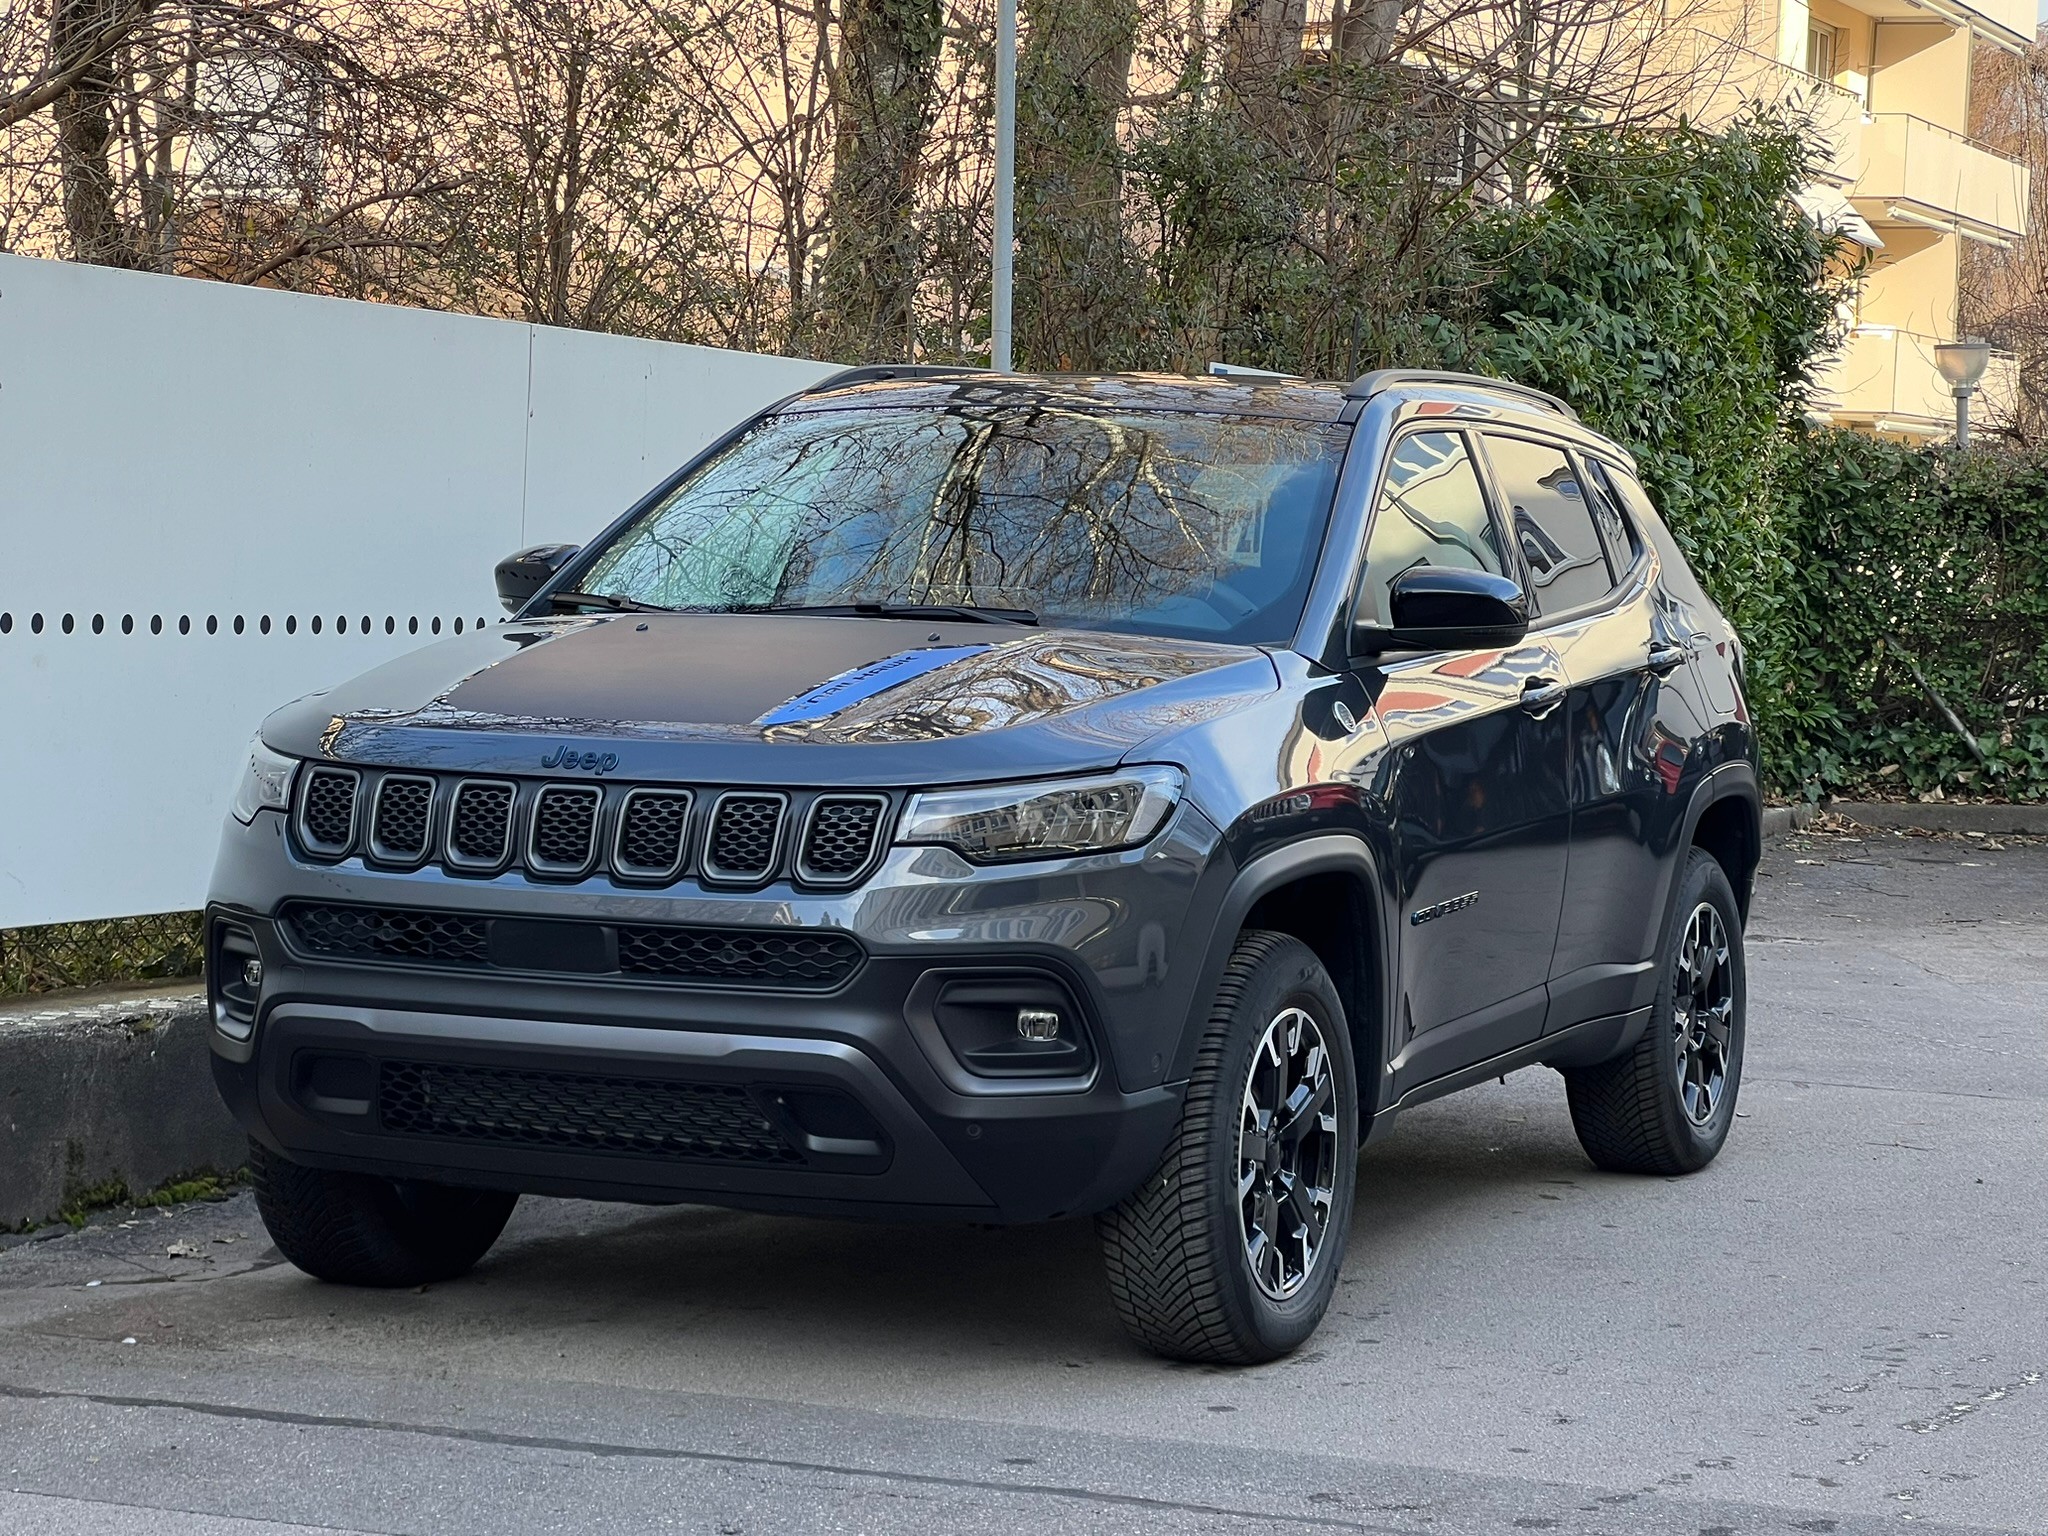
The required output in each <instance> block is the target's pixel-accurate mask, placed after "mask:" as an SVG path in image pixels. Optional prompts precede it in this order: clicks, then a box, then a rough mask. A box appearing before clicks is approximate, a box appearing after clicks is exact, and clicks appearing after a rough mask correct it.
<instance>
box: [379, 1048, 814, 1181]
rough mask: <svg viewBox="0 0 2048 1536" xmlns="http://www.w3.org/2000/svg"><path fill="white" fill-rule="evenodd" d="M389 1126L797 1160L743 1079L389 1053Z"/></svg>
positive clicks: (617, 1148) (510, 1139) (382, 1115)
mask: <svg viewBox="0 0 2048 1536" xmlns="http://www.w3.org/2000/svg"><path fill="white" fill-rule="evenodd" d="M377 1114H378V1118H379V1119H380V1120H381V1121H382V1123H383V1127H384V1129H385V1130H387V1131H397V1132H401V1133H404V1134H408V1135H415V1136H441V1137H449V1138H452V1139H455V1140H459V1141H488V1142H497V1143H500V1144H504V1145H511V1146H520V1147H556V1148H566V1149H570V1150H574V1151H580V1152H616V1153H625V1154H628V1155H630V1156H635V1157H663V1158H675V1159H678V1160H687V1161H691V1162H716V1163H801V1162H802V1161H803V1157H802V1155H801V1154H800V1153H799V1152H797V1150H796V1149H795V1148H794V1147H792V1146H790V1144H789V1143H788V1142H786V1141H785V1140H783V1138H782V1137H781V1135H780V1134H779V1133H778V1132H777V1131H776V1129H775V1127H774V1125H773V1124H772V1123H770V1121H769V1119H768V1117H767V1116H766V1115H764V1114H763V1113H762V1112H761V1110H760V1108H759V1107H758V1106H757V1105H756V1104H755V1103H754V1100H753V1098H752V1096H751V1095H749V1094H748V1093H747V1091H746V1090H745V1089H744V1088H740V1087H736V1086H734V1085H732V1084H729V1083H679V1082H661V1081H658V1080H657V1081H650V1080H648V1079H646V1078H632V1077H585V1076H582V1075H580V1074H571V1073H566V1072H532V1071H521V1070H518V1069H515V1068H509V1067H473V1066H455V1065H449V1064H447V1063H442V1062H410V1061H387V1062H384V1063H383V1064H382V1067H381V1070H380V1071H379V1073H378V1084H377Z"/></svg>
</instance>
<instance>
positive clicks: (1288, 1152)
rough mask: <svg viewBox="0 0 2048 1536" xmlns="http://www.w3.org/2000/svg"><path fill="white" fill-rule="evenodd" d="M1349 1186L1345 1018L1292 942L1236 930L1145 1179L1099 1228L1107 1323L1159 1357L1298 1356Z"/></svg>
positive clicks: (1329, 1287) (1336, 1258)
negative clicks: (1179, 1100)
mask: <svg viewBox="0 0 2048 1536" xmlns="http://www.w3.org/2000/svg"><path fill="white" fill-rule="evenodd" d="M1357 1178H1358V1089H1357V1080H1356V1075H1355V1073H1354V1071H1353V1067H1352V1060H1351V1039H1350V1032H1349V1030H1348V1028H1347V1026H1346V1023H1345V1019H1344V1007H1343V1004H1342V1003H1341V1002H1340V1001H1339V999H1338V997H1337V989H1336V988H1335V987H1334V986H1333V985H1332V984H1331V982H1330V978H1329V975H1328V973H1327V972H1325V971H1324V969H1323V966H1322V962H1321V961H1319V960H1317V959H1316V957H1315V954H1314V952H1313V951H1311V950H1310V949H1309V948H1308V946H1307V945H1305V944H1303V943H1301V942H1300V941H1299V940H1297V939H1293V938H1290V937H1288V936H1287V935H1285V934H1278V933H1246V934H1244V935H1242V936H1241V937H1240V938H1239V939H1238V941H1237V946H1236V948H1235V949H1234V950H1233V951H1232V953H1231V956H1230V963H1229V965H1228V966H1227V967H1226V968H1225V970H1224V973H1223V980H1222V983H1221V985H1219V986H1218V988H1217V990H1216V1001H1215V1004H1214V1006H1213V1007H1212V1008H1211V1010H1210V1014H1209V1020H1208V1023H1207V1025H1206V1026H1205V1027H1204V1030H1203V1033H1202V1039H1201V1043H1200V1046H1199V1047H1198V1049H1197V1052H1196V1056H1195V1066H1194V1071H1193V1073H1192V1074H1191V1075H1190V1077H1189V1079H1188V1090H1187V1097H1186V1099H1185V1100H1184V1101H1183V1104H1182V1108H1181V1117H1180V1123H1179V1125H1178V1126H1177V1127H1176V1128H1175V1130H1174V1134H1173V1139H1172V1140H1171V1141H1170V1142H1169V1143H1168V1144H1167V1148H1166V1154H1165V1156H1164V1157H1163V1158H1161V1160H1160V1163H1159V1167H1158V1169H1157V1170H1156V1171H1155V1172H1154V1173H1153V1174H1152V1175H1151V1176H1150V1177H1149V1178H1147V1179H1146V1180H1145V1182H1144V1183H1143V1184H1142V1185H1141V1186H1139V1188H1138V1189H1137V1190H1136V1192H1134V1193H1133V1194H1132V1195H1131V1196H1130V1197H1129V1198H1128V1199H1126V1200H1124V1201H1123V1202H1122V1203H1121V1204H1119V1205H1117V1206H1115V1207H1114V1208H1113V1209H1111V1210H1109V1211H1106V1212H1105V1213H1103V1215H1101V1216H1100V1217H1098V1218H1097V1221H1096V1228H1097V1231H1098V1233H1099V1234H1100V1236H1101V1239H1102V1253H1103V1260H1104V1264H1105V1266H1106V1268H1107V1270H1108V1275H1109V1290H1110V1296H1111V1298H1112V1300H1113V1301H1114V1302H1115V1304H1116V1310H1117V1316H1118V1317H1119V1319H1121V1321H1122V1323H1123V1325H1124V1328H1125V1330H1126V1331H1127V1332H1128V1333H1129V1334H1130V1335H1131V1337H1132V1338H1133V1339H1135V1340H1136V1341H1137V1342H1138V1343H1140V1344H1142V1345H1143V1346H1145V1348H1147V1349H1149V1350H1151V1351H1153V1352H1154V1353H1155V1354H1159V1355H1164V1356H1165V1357H1167V1358H1168V1359H1172V1360H1193V1361H1203V1362H1209V1363H1214V1364H1223V1365H1255V1364H1258V1363H1259V1362H1261V1361H1266V1360H1275V1359H1278V1358H1279V1357H1280V1356H1282V1355H1285V1354H1287V1353H1289V1352H1290V1351H1292V1350H1294V1349H1296V1348H1298V1347H1299V1346H1300V1345H1301V1344H1302V1342H1303V1341H1304V1340H1306V1339H1307V1338H1308V1336H1309V1335H1310V1334H1312V1333H1314V1332H1315V1329H1316V1325H1317V1324H1318V1323H1320V1322H1321V1321H1322V1318H1323V1313H1324V1312H1325V1311H1326V1310H1328V1308H1329V1305H1330V1297H1331V1296H1332V1294H1333V1293H1334V1292H1335V1290H1336V1285H1337V1272H1338V1270H1339V1269H1340V1268H1342V1266H1343V1263H1344V1249H1345V1243H1346V1240H1347V1238H1348V1237H1349V1235H1350V1229H1351V1202H1352V1194H1353V1191H1354V1189H1355V1186H1356V1183H1357Z"/></svg>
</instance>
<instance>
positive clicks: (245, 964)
mask: <svg viewBox="0 0 2048 1536" xmlns="http://www.w3.org/2000/svg"><path fill="white" fill-rule="evenodd" d="M262 989H263V952H262V950H260V949H259V948H258V947H257V944H256V935H255V932H254V931H253V930H251V929H249V928H245V927H244V926H243V925H242V924H240V923H235V922H229V921H227V920H226V919H224V918H216V919H215V920H214V923H213V928H212V931H211V932H210V933H208V935H207V943H206V991H207V1002H208V1004H209V1005H210V1006H211V1008H212V1012H213V1027H214V1028H215V1029H217V1030H219V1031H220V1032H221V1033H222V1034H223V1035H225V1036H227V1037H228V1039H230V1040H246V1039H248V1038H249V1036H250V1035H252V1034H254V1033H255V1032H256V1007H257V1004H258V1003H259V1002H260V1001H261V994H262Z"/></svg>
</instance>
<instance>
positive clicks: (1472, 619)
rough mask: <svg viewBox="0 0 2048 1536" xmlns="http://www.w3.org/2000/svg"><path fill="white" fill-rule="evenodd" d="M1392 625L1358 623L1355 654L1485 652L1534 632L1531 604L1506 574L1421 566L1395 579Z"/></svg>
mask: <svg viewBox="0 0 2048 1536" xmlns="http://www.w3.org/2000/svg"><path fill="white" fill-rule="evenodd" d="M1388 608H1389V609H1390V610H1391V612H1390V617H1391V618H1392V620H1393V622H1392V623H1391V624H1389V625H1386V626H1381V625H1378V624H1363V623H1361V624H1356V625H1354V626H1353V627H1352V631H1351V651H1352V654H1353V655H1355V656H1373V655H1377V654H1378V653H1380V652H1381V651H1396V650H1400V651H1481V650H1492V649H1495V648H1498V647H1502V646H1509V645H1513V644H1515V643H1516V642H1517V641H1519V640H1520V639H1521V638H1522V637H1523V636H1524V635H1526V634H1527V633H1528V632H1529V600H1528V599H1527V598H1526V597H1524V596H1523V595H1522V589H1521V588H1520V587H1518V586H1517V585H1515V583H1514V582H1512V581H1510V580H1508V578H1507V577H1505V576H1495V575H1493V574H1491V573H1490V572H1487V571H1465V570H1454V569H1452V568H1451V567H1448V566H1441V565H1418V566H1416V567H1414V568H1413V569H1412V570H1406V571H1403V572H1402V573H1401V574H1400V575H1399V576H1396V577H1395V578H1394V585H1393V588H1392V590H1391V591H1390V592H1389V593H1388Z"/></svg>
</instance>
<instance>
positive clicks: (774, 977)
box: [619, 927, 865, 991]
mask: <svg viewBox="0 0 2048 1536" xmlns="http://www.w3.org/2000/svg"><path fill="white" fill-rule="evenodd" d="M864 957H865V952H864V951H863V950H862V949H861V947H860V945H859V944H857V943H856V942H855V941H854V940H852V939H851V938H848V937H847V936H846V935H844V934H838V933H775V932H762V931H760V930H749V929H744V928H667V927H663V928H656V927H623V928H621V929H619V969H620V970H621V971H624V972H626V973H627V974H629V975H637V976H672V977H676V978H678V979H688V980H693V981H722V982H727V983H733V982H739V983H749V984H752V985H755V986H768V987H792V988H800V989H803V990H806V991H825V990H828V989H830V988H832V987H836V986H838V985H839V984H840V983H841V982H843V981H845V980H846V979H847V977H849V976H851V975H852V974H853V973H854V972H855V971H857V970H859V969H860V963H861V961H862V959H863V958H864Z"/></svg>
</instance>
